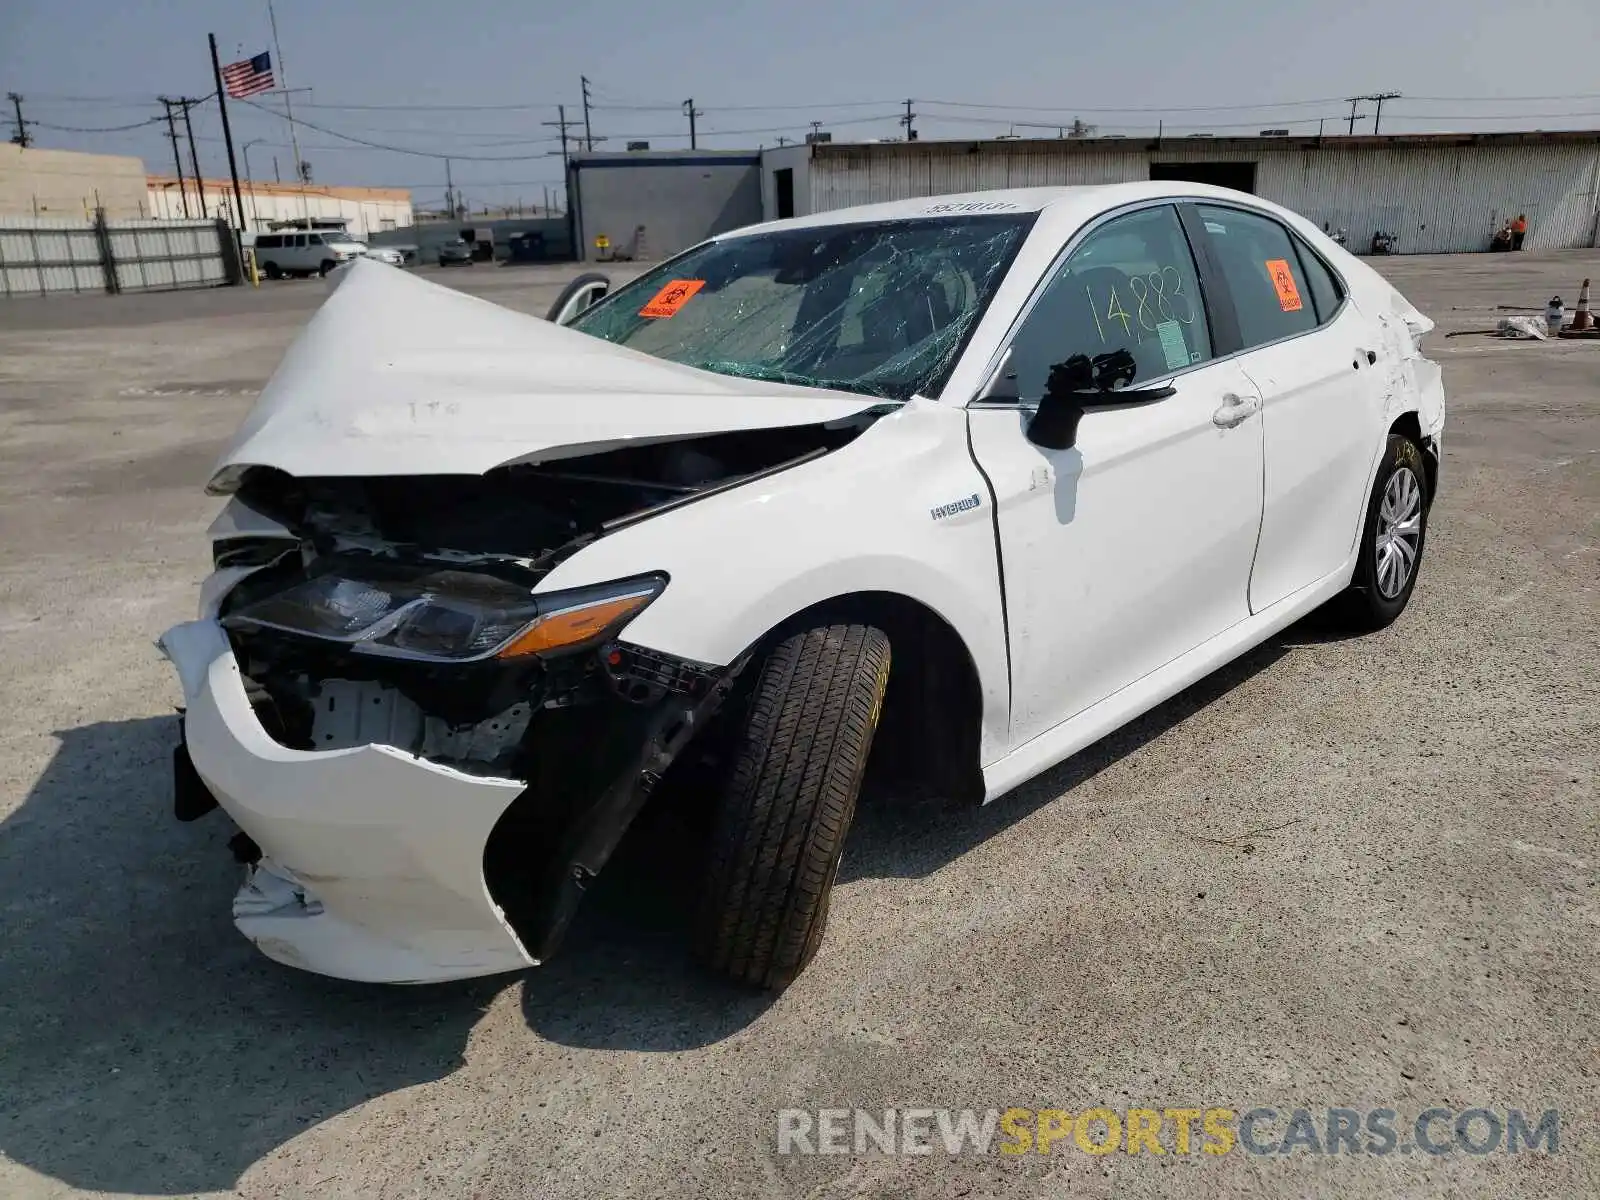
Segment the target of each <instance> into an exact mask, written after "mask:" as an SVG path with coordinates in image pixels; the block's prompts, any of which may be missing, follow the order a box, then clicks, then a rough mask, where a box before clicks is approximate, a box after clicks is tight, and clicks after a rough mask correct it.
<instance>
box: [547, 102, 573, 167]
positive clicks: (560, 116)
mask: <svg viewBox="0 0 1600 1200" xmlns="http://www.w3.org/2000/svg"><path fill="white" fill-rule="evenodd" d="M539 124H541V125H549V126H551V127H552V128H555V129H559V130H560V131H561V149H560V150H558V151H555V153H557V154H560V155H561V157H562V158H565V157H566V156H567V126H568V125H570V124H572V122H571V121H569V120H567V106H566V105H565V104H558V105H556V119H555V120H554V121H540V122H539Z"/></svg>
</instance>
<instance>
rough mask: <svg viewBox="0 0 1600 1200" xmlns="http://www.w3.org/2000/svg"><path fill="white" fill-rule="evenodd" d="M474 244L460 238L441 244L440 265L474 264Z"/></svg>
mask: <svg viewBox="0 0 1600 1200" xmlns="http://www.w3.org/2000/svg"><path fill="white" fill-rule="evenodd" d="M472 261H473V259H472V246H471V245H470V244H468V243H467V242H464V241H462V240H461V239H460V238H455V239H453V240H451V241H448V242H441V243H440V244H439V265H440V266H441V267H452V266H461V265H464V266H468V267H470V266H471V265H472Z"/></svg>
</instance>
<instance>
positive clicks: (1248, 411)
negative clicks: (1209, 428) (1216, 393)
mask: <svg viewBox="0 0 1600 1200" xmlns="http://www.w3.org/2000/svg"><path fill="white" fill-rule="evenodd" d="M1260 411H1261V399H1260V397H1258V396H1235V395H1234V394H1233V393H1232V392H1229V393H1228V394H1227V395H1226V396H1224V397H1223V398H1222V406H1221V407H1220V408H1218V409H1217V411H1216V412H1214V413H1212V414H1211V423H1212V424H1213V425H1216V426H1218V427H1219V428H1222V429H1232V428H1233V427H1234V426H1235V425H1238V424H1241V423H1242V422H1244V421H1245V420H1247V419H1249V418H1250V417H1251V416H1252V415H1254V414H1255V413H1258V412H1260Z"/></svg>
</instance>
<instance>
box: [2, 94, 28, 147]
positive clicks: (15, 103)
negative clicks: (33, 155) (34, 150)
mask: <svg viewBox="0 0 1600 1200" xmlns="http://www.w3.org/2000/svg"><path fill="white" fill-rule="evenodd" d="M6 99H7V100H9V101H11V108H12V110H13V111H14V112H15V113H16V114H17V131H16V133H14V134H12V135H11V141H12V143H13V144H14V145H17V146H21V147H22V148H23V149H24V150H26V149H27V148H28V147H29V146H31V145H33V138H31V137H29V136H28V123H27V122H26V121H24V120H23V119H22V97H21V96H19V95H17V94H16V93H15V92H7V93H6Z"/></svg>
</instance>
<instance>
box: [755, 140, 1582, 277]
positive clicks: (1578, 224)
mask: <svg viewBox="0 0 1600 1200" xmlns="http://www.w3.org/2000/svg"><path fill="white" fill-rule="evenodd" d="M761 174H762V181H761V191H762V201H763V205H762V207H763V212H764V214H765V216H766V217H767V218H768V219H775V218H777V217H779V216H790V215H794V216H803V215H805V214H807V213H811V212H825V211H827V210H830V209H835V208H845V207H848V206H850V205H853V204H870V203H875V202H877V201H882V200H902V199H907V198H910V197H915V196H936V195H947V194H949V193H952V192H972V191H983V190H985V189H989V188H1005V187H1033V186H1059V185H1063V184H1080V183H1120V182H1127V181H1131V180H1140V179H1189V180H1194V181H1198V182H1205V183H1217V184H1221V185H1223V186H1226V187H1236V188H1240V189H1241V190H1245V191H1251V192H1254V193H1255V194H1256V195H1259V196H1261V197H1263V198H1264V199H1267V200H1272V201H1274V202H1275V203H1278V204H1282V205H1284V206H1285V207H1287V208H1291V209H1293V210H1295V211H1296V212H1298V213H1301V214H1303V215H1304V216H1306V217H1308V218H1310V219H1311V220H1313V221H1315V222H1317V223H1318V224H1326V225H1327V226H1328V228H1330V229H1341V228H1342V229H1345V230H1346V231H1347V232H1348V235H1349V244H1350V247H1351V248H1352V249H1354V250H1357V251H1361V250H1364V249H1365V248H1366V247H1367V246H1368V245H1369V244H1370V243H1371V239H1372V235H1373V234H1374V233H1375V232H1377V231H1379V230H1382V231H1383V232H1386V233H1391V234H1394V235H1396V237H1397V239H1398V241H1397V249H1398V251H1399V252H1400V253H1403V254H1426V253H1449V252H1456V251H1473V250H1483V249H1486V248H1487V247H1488V244H1489V239H1490V236H1491V235H1492V234H1493V232H1494V230H1495V229H1497V228H1498V227H1499V226H1500V224H1501V223H1502V222H1503V221H1505V220H1506V219H1507V218H1509V217H1514V216H1516V215H1517V214H1518V213H1524V214H1526V215H1527V218H1528V240H1527V245H1528V247H1529V248H1530V249H1552V248H1566V247H1574V246H1593V245H1597V244H1600V205H1597V196H1600V132H1594V131H1583V132H1559V133H1485V134H1398V135H1392V136H1390V135H1380V136H1357V137H1328V138H1315V137H1309V138H1303V137H1266V138H1262V137H1253V138H1177V139H1172V138H1168V139H1165V140H1161V141H1148V140H1144V139H1133V138H1061V139H1050V140H1044V139H1038V140H1014V139H999V140H995V141H979V142H937V141H918V142H881V143H865V144H857V145H852V144H847V143H831V144H829V143H823V144H818V145H813V146H786V147H783V148H781V149H778V150H768V151H764V152H763V153H762V172H761Z"/></svg>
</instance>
